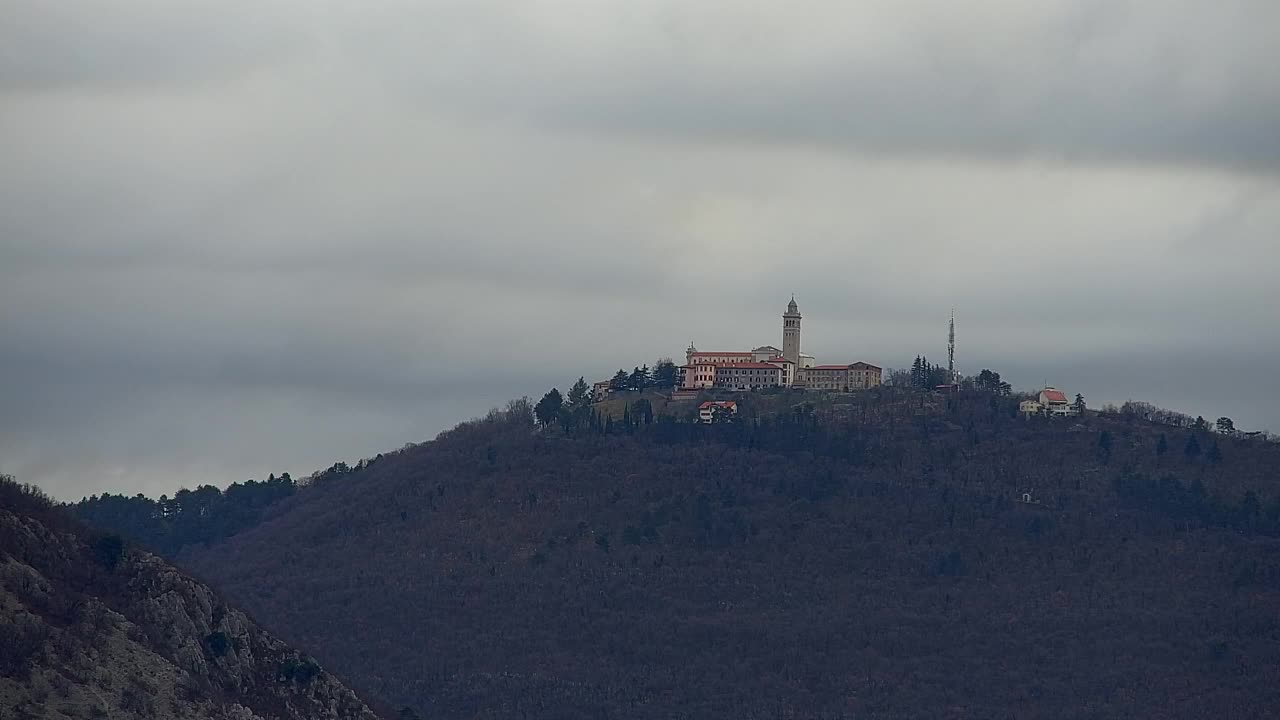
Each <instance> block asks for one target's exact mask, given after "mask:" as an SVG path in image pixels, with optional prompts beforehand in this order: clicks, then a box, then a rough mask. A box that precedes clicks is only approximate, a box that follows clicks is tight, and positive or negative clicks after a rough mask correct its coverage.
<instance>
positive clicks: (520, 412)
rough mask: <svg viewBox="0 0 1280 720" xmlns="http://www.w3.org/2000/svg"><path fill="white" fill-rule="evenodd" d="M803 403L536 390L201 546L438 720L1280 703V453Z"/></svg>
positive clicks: (1251, 710)
mask: <svg viewBox="0 0 1280 720" xmlns="http://www.w3.org/2000/svg"><path fill="white" fill-rule="evenodd" d="M806 397H808V398H813V397H814V396H813V395H809V396H805V395H803V394H795V393H781V394H776V395H761V394H756V395H753V396H747V397H744V398H742V400H743V403H742V406H741V410H740V415H739V418H738V421H737V422H735V423H729V424H724V425H715V426H700V425H695V424H692V423H690V422H687V420H688V414H689V412H688V410H685V411H681V410H679V409H678V408H674V407H671V408H668V410H669V411H671V412H673V413H674V414H672V415H657V416H651V414H650V413H644V412H635V413H633V412H627V419H626V422H625V423H624V422H601V421H600V418H598V417H595V416H591V417H589V418H587V419H586V420H585V421H584V422H581V423H576V422H575V423H564V424H552V425H550V426H549V427H548V428H547V429H545V430H535V429H533V428H532V427H531V426H530V420H531V418H530V416H529V413H528V407H526V406H520V405H519V404H517V405H516V406H514V407H513V408H512V409H510V410H509V411H508V412H503V413H493V414H491V415H490V416H489V417H488V418H486V419H485V420H483V421H477V422H473V423H467V424H464V425H462V426H459V427H458V428H457V429H455V430H453V431H450V432H448V433H445V434H444V435H442V436H441V437H440V438H438V439H437V440H435V441H433V442H430V443H426V444H423V445H421V446H417V447H413V448H409V449H406V450H404V451H401V452H397V453H392V454H388V455H386V456H383V457H381V458H379V459H378V460H377V461H376V462H373V463H370V464H368V465H367V466H364V467H362V468H360V469H359V470H356V471H353V472H348V473H342V474H341V475H340V477H335V478H332V479H331V481H327V482H322V483H316V484H314V485H312V486H309V487H305V488H302V489H301V490H300V491H299V492H297V493H294V494H293V495H291V496H290V497H287V498H284V499H282V500H280V501H279V502H278V503H276V504H275V505H274V506H273V508H272V510H271V512H270V513H268V517H267V519H266V520H265V521H264V522H263V523H262V524H260V525H257V526H255V527H253V528H251V529H248V530H246V531H244V532H241V533H239V534H237V535H234V536H232V537H231V538H230V540H228V541H226V542H223V543H215V544H211V545H207V546H203V545H191V546H188V547H186V549H184V550H183V551H182V553H181V554H180V556H179V561H180V562H181V563H182V564H185V565H186V566H187V567H189V568H191V569H192V570H194V571H195V572H197V573H198V574H200V575H201V576H203V577H205V578H206V579H208V580H209V581H211V582H213V583H215V584H216V585H217V586H218V587H220V588H221V589H223V590H225V591H226V592H227V593H229V594H230V595H231V596H232V597H233V598H235V599H236V600H237V601H238V602H240V603H241V604H243V605H244V606H245V607H247V608H249V609H250V610H251V611H252V612H253V613H255V615H256V616H258V617H260V618H261V619H263V621H264V622H266V623H267V624H268V625H269V626H270V627H272V628H273V629H275V630H276V631H278V632H279V633H281V634H282V635H283V636H284V637H285V638H287V639H289V640H291V641H293V642H295V643H297V644H301V645H303V646H305V647H308V648H312V649H314V651H315V652H316V654H317V657H318V658H319V659H320V660H321V661H322V662H324V663H325V664H326V665H329V666H331V667H333V668H334V669H336V670H337V671H339V672H340V673H342V674H343V675H344V676H345V677H348V678H349V679H350V680H351V681H352V682H353V683H355V684H356V686H357V687H359V688H361V689H363V690H367V691H369V692H371V693H375V694H377V695H380V696H383V697H386V698H388V699H389V700H391V701H393V703H394V704H395V705H396V706H400V705H405V706H409V707H411V708H413V709H415V710H416V711H417V712H419V713H421V714H423V715H432V716H437V715H439V716H461V717H582V718H588V717H590V718H598V717H652V718H670V717H691V718H693V717H696V718H704V717H711V718H720V717H722V718H764V717H768V718H777V717H929V718H934V717H1019V718H1028V717H1185V718H1192V717H1197V718H1198V717H1205V716H1219V717H1275V716H1276V715H1277V712H1280V691H1278V690H1277V688H1280V642H1278V641H1280V541H1278V540H1277V539H1276V536H1277V535H1280V486H1278V483H1277V480H1280V478H1278V477H1277V472H1278V471H1280V446H1277V445H1275V444H1274V443H1269V442H1264V441H1248V440H1244V439H1240V438H1236V437H1229V436H1225V435H1223V436H1219V435H1215V434H1212V433H1209V432H1208V431H1207V430H1206V429H1200V428H1182V427H1172V426H1162V425H1158V424H1154V423H1151V422H1149V421H1147V420H1143V419H1138V418H1134V417H1124V416H1110V415H1088V416H1086V417H1083V418H1072V419H1043V418H1036V419H1032V420H1024V419H1022V418H1019V417H1017V414H1016V412H1015V408H1016V402H1017V398H1014V397H1002V396H999V395H998V394H992V393H982V392H974V393H967V394H961V395H956V396H947V397H944V396H938V395H934V394H930V393H916V392H909V391H900V390H893V389H889V388H886V389H883V390H881V391H878V392H872V393H864V394H859V395H853V396H839V397H838V398H837V399H832V398H830V397H828V398H827V399H825V400H823V401H821V402H818V403H811V402H806ZM1027 500H1029V502H1028V501H1027Z"/></svg>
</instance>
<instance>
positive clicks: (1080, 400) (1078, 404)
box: [1071, 393, 1085, 414]
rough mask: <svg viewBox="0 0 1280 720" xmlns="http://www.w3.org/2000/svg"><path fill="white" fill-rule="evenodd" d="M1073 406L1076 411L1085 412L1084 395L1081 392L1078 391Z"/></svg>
mask: <svg viewBox="0 0 1280 720" xmlns="http://www.w3.org/2000/svg"><path fill="white" fill-rule="evenodd" d="M1071 407H1072V408H1073V409H1074V410H1075V411H1076V413H1078V414H1084V411H1085V405H1084V395H1081V394H1080V393H1076V401H1075V402H1074V403H1072V404H1071Z"/></svg>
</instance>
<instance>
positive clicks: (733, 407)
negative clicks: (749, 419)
mask: <svg viewBox="0 0 1280 720" xmlns="http://www.w3.org/2000/svg"><path fill="white" fill-rule="evenodd" d="M717 410H719V411H721V412H728V413H729V414H730V415H737V414H738V403H736V402H734V401H732V400H708V401H707V402H704V403H702V404H701V405H699V406H698V421H699V422H704V423H713V422H715V421H716V411H717Z"/></svg>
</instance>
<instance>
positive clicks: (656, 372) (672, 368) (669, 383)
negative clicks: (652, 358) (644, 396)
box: [653, 358, 680, 389]
mask: <svg viewBox="0 0 1280 720" xmlns="http://www.w3.org/2000/svg"><path fill="white" fill-rule="evenodd" d="M678 382H680V368H678V367H676V364H675V363H674V362H673V361H672V360H671V358H658V361H657V362H656V363H654V364H653V384H654V386H656V387H659V388H664V389H666V388H673V387H675V386H676V384H677V383H678Z"/></svg>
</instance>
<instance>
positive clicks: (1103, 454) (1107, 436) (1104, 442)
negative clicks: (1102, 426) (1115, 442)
mask: <svg viewBox="0 0 1280 720" xmlns="http://www.w3.org/2000/svg"><path fill="white" fill-rule="evenodd" d="M1098 459H1099V460H1101V461H1102V464H1103V465H1106V464H1107V463H1109V462H1111V432H1110V431H1107V430H1103V431H1102V432H1101V433H1100V434H1099V435H1098Z"/></svg>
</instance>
